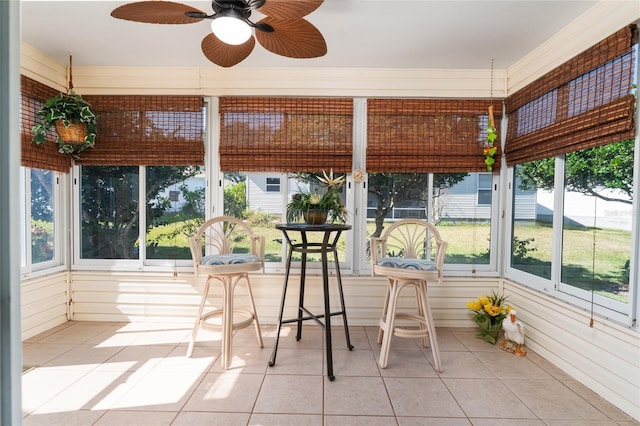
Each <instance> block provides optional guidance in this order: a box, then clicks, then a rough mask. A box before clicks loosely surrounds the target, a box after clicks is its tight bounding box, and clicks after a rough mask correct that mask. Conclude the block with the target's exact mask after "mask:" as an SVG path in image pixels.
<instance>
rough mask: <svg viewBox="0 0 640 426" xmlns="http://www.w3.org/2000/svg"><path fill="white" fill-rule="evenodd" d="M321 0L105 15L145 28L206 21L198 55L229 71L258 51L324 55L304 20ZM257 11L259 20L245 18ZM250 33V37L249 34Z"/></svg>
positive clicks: (262, 0) (157, 3) (176, 6)
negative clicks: (257, 48) (258, 47)
mask: <svg viewBox="0 0 640 426" xmlns="http://www.w3.org/2000/svg"><path fill="white" fill-rule="evenodd" d="M323 1H324V0H212V2H211V8H212V9H213V13H212V14H211V15H208V14H207V13H206V12H203V11H201V10H199V9H196V8H194V7H191V6H188V5H186V4H182V3H175V2H171V1H163V0H147V1H139V2H134V3H128V4H125V5H122V6H120V7H117V8H115V9H114V10H113V11H112V12H111V16H113V17H114V18H119V19H124V20H127V21H135V22H144V23H150V24H193V23H196V22H200V21H202V20H203V19H210V20H211V30H212V32H211V33H209V34H208V35H207V36H205V38H204V39H202V43H201V47H202V53H204V56H206V57H207V59H209V60H210V61H211V62H213V63H214V64H217V65H220V66H222V67H232V66H234V65H236V64H238V63H240V62H241V61H243V60H244V59H245V58H246V57H247V56H249V54H250V53H251V52H252V51H253V48H254V46H255V44H256V39H258V42H259V43H260V45H262V47H264V48H265V49H267V50H269V51H270V52H273V53H275V54H277V55H281V56H286V57H289V58H317V57H320V56H323V55H325V54H326V53H327V44H326V43H325V41H324V38H323V37H322V34H321V33H320V31H319V30H318V29H317V28H316V27H315V26H314V25H313V24H311V23H310V22H309V21H307V20H306V19H304V16H306V15H308V14H309V13H311V12H313V11H314V10H316V9H317V8H318V7H319V6H320V5H321V4H322V2H323ZM253 11H257V12H259V13H261V14H263V15H265V18H264V19H262V20H260V21H259V22H255V23H254V22H252V21H251V20H249V18H250V17H251V13H252V12H253ZM252 29H254V30H255V38H254V36H253V35H252V32H253V31H252Z"/></svg>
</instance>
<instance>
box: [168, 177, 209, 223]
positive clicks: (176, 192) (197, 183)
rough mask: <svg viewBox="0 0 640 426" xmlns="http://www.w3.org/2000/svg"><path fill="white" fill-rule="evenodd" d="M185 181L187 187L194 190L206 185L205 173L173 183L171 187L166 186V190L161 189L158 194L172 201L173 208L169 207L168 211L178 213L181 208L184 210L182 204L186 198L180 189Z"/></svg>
mask: <svg viewBox="0 0 640 426" xmlns="http://www.w3.org/2000/svg"><path fill="white" fill-rule="evenodd" d="M183 183H184V184H185V185H187V188H188V189H189V191H194V190H196V189H198V188H204V187H205V176H204V173H201V174H198V175H196V176H193V177H190V178H189V179H187V180H185V181H183V182H180V183H177V184H175V185H173V186H172V187H171V188H165V189H164V190H162V191H160V193H159V194H158V195H159V196H160V197H167V198H169V201H170V202H171V208H169V209H167V213H178V212H179V211H180V210H182V206H183V205H184V203H185V199H184V197H183V195H182V191H181V190H180V186H182V184H183Z"/></svg>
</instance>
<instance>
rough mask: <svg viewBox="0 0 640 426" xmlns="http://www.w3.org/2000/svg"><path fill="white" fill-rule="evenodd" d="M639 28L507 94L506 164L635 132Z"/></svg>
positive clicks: (628, 29) (613, 37)
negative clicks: (635, 46)
mask: <svg viewBox="0 0 640 426" xmlns="http://www.w3.org/2000/svg"><path fill="white" fill-rule="evenodd" d="M637 32H638V31H637V26H635V25H630V26H628V27H625V28H623V29H621V30H620V31H618V32H616V33H615V34H613V35H611V36H609V37H608V38H606V39H605V40H603V41H601V42H600V43H598V44H596V45H595V46H593V47H591V48H589V49H587V50H585V51H584V52H582V53H580V54H579V55H577V56H575V57H574V58H572V59H570V60H569V61H567V62H566V63H564V64H562V65H560V66H559V67H557V68H555V69H554V70H552V71H550V72H549V73H547V74H545V75H544V76H542V77H540V78H539V79H538V80H536V81H534V82H533V83H531V84H529V85H528V86H526V87H524V88H523V89H521V90H519V91H518V92H516V93H514V94H513V95H511V96H509V97H508V98H507V99H506V111H507V114H508V115H509V123H508V130H507V138H506V145H505V154H506V159H507V164H509V165H513V164H520V163H525V162H529V161H533V160H537V159H541V158H547V157H552V156H556V155H561V154H566V153H569V152H574V151H578V150H582V149H587V148H593V147H596V146H600V145H605V144H609V143H614V142H620V141H623V140H626V139H630V138H633V137H634V136H635V124H634V104H635V96H634V94H633V84H634V75H635V64H636V54H637V53H636V50H635V49H634V45H635V44H636V43H637Z"/></svg>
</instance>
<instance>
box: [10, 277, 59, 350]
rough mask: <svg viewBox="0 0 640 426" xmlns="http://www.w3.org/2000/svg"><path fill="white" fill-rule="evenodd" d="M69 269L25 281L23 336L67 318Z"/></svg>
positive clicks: (47, 327) (52, 325)
mask: <svg viewBox="0 0 640 426" xmlns="http://www.w3.org/2000/svg"><path fill="white" fill-rule="evenodd" d="M67 283H68V273H67V272H66V271H65V272H59V273H55V274H51V275H47V276H43V277H39V278H34V279H30V280H23V281H22V283H21V284H22V294H21V298H22V300H21V312H22V339H23V340H25V339H28V338H30V337H33V336H35V335H36V334H40V333H42V332H45V331H47V330H49V329H51V328H53V327H55V326H58V325H60V324H63V323H65V322H66V321H67V301H68V296H67Z"/></svg>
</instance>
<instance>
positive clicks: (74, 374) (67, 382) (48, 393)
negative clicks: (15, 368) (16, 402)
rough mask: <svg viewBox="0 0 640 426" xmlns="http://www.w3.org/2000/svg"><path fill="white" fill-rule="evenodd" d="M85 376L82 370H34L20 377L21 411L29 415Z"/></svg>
mask: <svg viewBox="0 0 640 426" xmlns="http://www.w3.org/2000/svg"><path fill="white" fill-rule="evenodd" d="M86 374H87V372H86V371H82V370H64V369H62V368H36V369H35V370H31V371H29V372H28V373H26V374H24V375H23V376H22V411H23V413H25V414H26V413H31V412H32V411H34V410H36V409H38V408H39V407H40V406H41V405H42V404H44V403H45V402H47V401H49V400H50V399H51V398H54V397H55V396H56V395H58V394H59V393H60V392H62V391H64V390H65V389H67V388H68V387H70V386H71V385H72V384H73V383H75V382H76V381H78V380H79V379H80V378H81V377H84V376H85V375H86Z"/></svg>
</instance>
